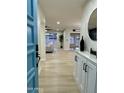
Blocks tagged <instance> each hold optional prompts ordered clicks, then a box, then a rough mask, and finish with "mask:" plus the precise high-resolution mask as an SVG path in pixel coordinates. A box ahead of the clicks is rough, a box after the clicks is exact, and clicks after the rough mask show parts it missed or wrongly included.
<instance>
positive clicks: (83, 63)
mask: <svg viewBox="0 0 124 93" xmlns="http://www.w3.org/2000/svg"><path fill="white" fill-rule="evenodd" d="M75 59H76V62H75V78H76V81H77V84H78V86H79V88H80V91H81V93H96V72H97V70H96V62H94V60H91V58H88V56H85V55H83V53H81V54H80V53H76V58H75Z"/></svg>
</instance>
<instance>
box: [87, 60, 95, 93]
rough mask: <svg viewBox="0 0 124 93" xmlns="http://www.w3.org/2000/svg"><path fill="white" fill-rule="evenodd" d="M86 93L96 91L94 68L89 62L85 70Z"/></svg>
mask: <svg viewBox="0 0 124 93" xmlns="http://www.w3.org/2000/svg"><path fill="white" fill-rule="evenodd" d="M86 71H87V72H86V93H95V91H96V66H95V65H93V64H92V63H91V62H90V61H89V60H88V61H87V68H86Z"/></svg>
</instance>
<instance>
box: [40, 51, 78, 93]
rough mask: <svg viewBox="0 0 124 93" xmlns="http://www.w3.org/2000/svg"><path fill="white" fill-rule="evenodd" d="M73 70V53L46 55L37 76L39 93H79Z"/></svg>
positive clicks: (61, 52)
mask: <svg viewBox="0 0 124 93" xmlns="http://www.w3.org/2000/svg"><path fill="white" fill-rule="evenodd" d="M73 70H74V52H73V51H65V50H58V51H56V52H54V53H48V54H47V60H46V61H45V62H44V63H43V64H42V70H41V72H40V76H39V88H40V93H80V92H79V89H78V87H77V85H76V82H75V79H74V77H73Z"/></svg>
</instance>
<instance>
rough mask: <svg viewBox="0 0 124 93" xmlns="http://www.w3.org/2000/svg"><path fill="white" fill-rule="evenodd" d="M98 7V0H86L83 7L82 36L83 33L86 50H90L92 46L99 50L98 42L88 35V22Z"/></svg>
mask: <svg viewBox="0 0 124 93" xmlns="http://www.w3.org/2000/svg"><path fill="white" fill-rule="evenodd" d="M96 7H97V1H96V0H89V1H87V2H86V4H85V6H84V7H83V14H82V20H81V35H80V36H81V37H82V35H83V37H84V41H85V49H86V51H90V48H92V49H93V50H97V42H96V41H93V40H91V39H90V38H89V35H88V22H89V18H90V15H91V14H92V12H93V11H94V10H95V9H96Z"/></svg>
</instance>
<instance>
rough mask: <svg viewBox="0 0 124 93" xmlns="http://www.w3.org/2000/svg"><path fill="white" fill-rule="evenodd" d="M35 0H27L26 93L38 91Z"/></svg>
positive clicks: (36, 92)
mask: <svg viewBox="0 0 124 93" xmlns="http://www.w3.org/2000/svg"><path fill="white" fill-rule="evenodd" d="M36 45H37V0H27V93H38V68H37V58H36Z"/></svg>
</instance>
